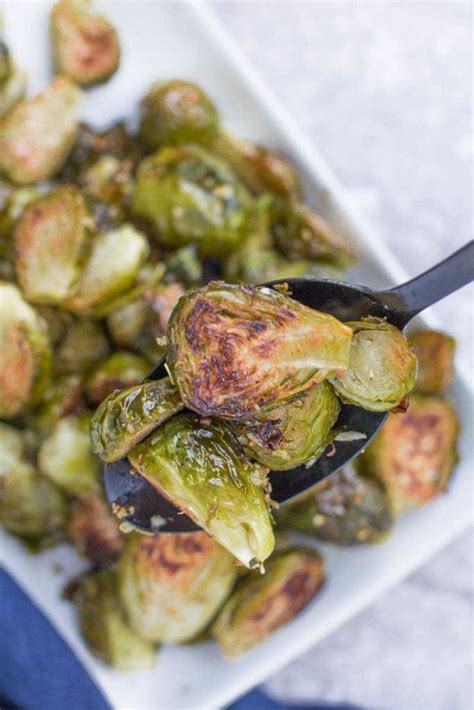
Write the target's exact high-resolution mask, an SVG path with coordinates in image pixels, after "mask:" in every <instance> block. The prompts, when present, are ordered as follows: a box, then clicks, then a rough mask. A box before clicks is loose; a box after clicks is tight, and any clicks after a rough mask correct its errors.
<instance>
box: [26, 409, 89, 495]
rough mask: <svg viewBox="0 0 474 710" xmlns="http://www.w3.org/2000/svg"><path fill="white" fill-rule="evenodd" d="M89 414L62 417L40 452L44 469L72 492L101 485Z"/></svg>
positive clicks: (66, 489)
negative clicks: (93, 448) (90, 435)
mask: <svg viewBox="0 0 474 710" xmlns="http://www.w3.org/2000/svg"><path fill="white" fill-rule="evenodd" d="M89 425H90V416H89V415H88V414H82V415H80V416H78V415H70V416H68V417H63V418H62V419H60V420H59V421H58V422H57V424H56V425H55V426H54V427H53V428H52V430H51V431H50V432H49V434H48V436H47V437H46V438H45V439H44V441H43V442H42V444H41V447H40V450H39V452H38V464H39V467H40V470H41V472H42V473H43V474H44V475H45V476H47V477H48V478H49V479H50V480H51V481H53V482H54V483H55V484H56V485H57V486H59V488H61V489H62V490H63V491H65V493H68V494H69V495H73V496H77V495H82V494H83V493H87V492H88V491H90V490H94V489H97V488H98V485H99V476H100V472H101V468H102V467H101V463H100V460H99V459H98V458H97V457H96V456H94V453H93V451H92V447H91V444H90V441H89Z"/></svg>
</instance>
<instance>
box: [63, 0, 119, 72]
mask: <svg viewBox="0 0 474 710" xmlns="http://www.w3.org/2000/svg"><path fill="white" fill-rule="evenodd" d="M51 42H52V48H53V59H54V68H55V70H56V71H57V72H58V73H59V74H65V75H66V76H68V77H69V78H70V79H72V80H73V81H75V82H76V83H77V84H81V85H82V86H90V85H92V84H98V83H101V82H103V81H106V80H107V79H108V78H109V77H110V76H112V74H114V72H116V71H117V68H118V65H119V62H120V45H119V40H118V36H117V33H116V31H115V29H114V27H113V26H112V25H111V23H110V22H109V21H108V20H107V18H106V17H104V15H101V14H98V13H97V12H95V11H94V10H93V9H92V7H91V2H90V0H59V2H57V3H56V5H54V7H53V9H52V11H51Z"/></svg>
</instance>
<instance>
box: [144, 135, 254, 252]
mask: <svg viewBox="0 0 474 710" xmlns="http://www.w3.org/2000/svg"><path fill="white" fill-rule="evenodd" d="M251 202H252V201H251V198H250V196H249V194H248V192H247V190H246V189H245V188H244V187H243V185H241V184H240V182H239V181H238V180H237V178H236V177H235V175H234V174H233V172H232V171H231V170H230V168H228V167H227V165H226V164H225V163H223V162H222V161H220V160H219V159H218V158H215V157H214V156H212V155H211V154H210V153H208V152H206V151H205V150H203V149H202V148H198V147H197V146H182V147H179V148H163V149H162V150H161V151H159V152H158V153H154V154H153V155H150V156H149V157H147V158H145V160H143V161H142V162H141V163H140V166H139V168H138V173H137V180H136V185H135V192H134V199H133V210H134V212H135V214H137V215H139V216H140V217H145V218H146V219H148V220H150V222H152V223H153V225H154V226H155V228H156V237H157V239H158V240H159V241H160V242H162V243H163V244H165V245H166V246H169V247H172V248H176V247H180V246H184V245H186V244H196V246H197V247H198V249H199V251H200V253H201V254H203V255H207V256H221V255H224V254H228V253H229V252H230V251H232V250H233V249H235V247H236V246H237V245H238V244H239V242H240V240H241V239H242V236H243V234H244V232H245V229H246V225H247V217H248V215H247V213H248V210H249V207H250V205H251Z"/></svg>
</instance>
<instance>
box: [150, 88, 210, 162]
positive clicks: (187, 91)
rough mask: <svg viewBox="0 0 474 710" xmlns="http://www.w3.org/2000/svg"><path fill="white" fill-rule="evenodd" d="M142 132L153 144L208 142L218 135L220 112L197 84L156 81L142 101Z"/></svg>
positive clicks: (156, 145) (202, 143) (151, 146)
mask: <svg viewBox="0 0 474 710" xmlns="http://www.w3.org/2000/svg"><path fill="white" fill-rule="evenodd" d="M140 113H141V120H140V135H141V137H142V138H143V139H144V140H145V142H146V143H147V144H148V145H149V146H150V148H155V149H156V148H159V147H160V146H162V145H186V144H188V145H189V144H191V143H195V144H198V145H206V144H208V143H210V142H211V141H212V140H213V139H214V138H215V136H216V135H217V130H218V125H219V114H218V112H217V109H216V107H215V105H214V104H213V102H212V101H211V99H210V98H209V96H207V94H206V93H205V92H204V91H203V90H202V89H201V88H200V87H199V86H196V84H192V83H191V82H189V81H180V80H172V81H167V82H164V83H162V82H159V81H157V82H155V83H154V84H152V86H151V87H150V90H149V91H148V93H147V94H146V96H144V98H143V99H142V101H141V104H140Z"/></svg>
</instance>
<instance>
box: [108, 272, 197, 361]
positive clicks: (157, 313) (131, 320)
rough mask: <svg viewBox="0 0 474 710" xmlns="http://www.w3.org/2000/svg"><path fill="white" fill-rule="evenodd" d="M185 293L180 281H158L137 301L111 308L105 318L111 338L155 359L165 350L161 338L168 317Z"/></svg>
mask: <svg viewBox="0 0 474 710" xmlns="http://www.w3.org/2000/svg"><path fill="white" fill-rule="evenodd" d="M183 293H184V288H183V286H182V285H181V284H179V283H169V284H165V283H162V284H158V285H157V286H155V287H154V288H151V289H149V290H148V291H145V293H144V294H143V295H142V296H141V298H139V299H138V300H136V301H132V302H131V303H128V304H127V305H126V306H123V308H118V309H116V310H114V311H113V312H112V313H111V314H110V316H109V317H108V318H107V326H108V329H109V333H110V335H111V336H112V340H113V341H114V343H115V344H116V345H118V346H119V347H127V348H131V349H133V350H138V351H139V352H140V353H142V354H143V355H145V357H147V358H148V359H149V360H150V362H153V363H156V362H157V361H158V360H160V358H161V357H162V355H164V353H165V352H166V345H164V344H159V343H158V342H157V339H159V342H160V343H161V342H162V339H163V338H164V336H165V334H166V329H167V327H168V320H169V317H170V315H171V312H172V310H173V308H174V307H175V305H176V304H177V302H178V300H179V299H180V297H181V296H182V295H183Z"/></svg>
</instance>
